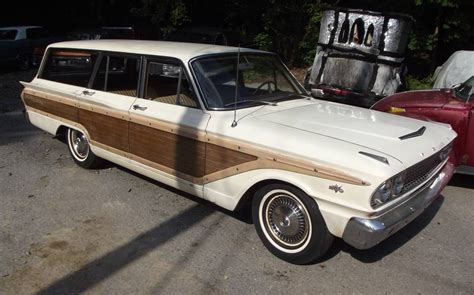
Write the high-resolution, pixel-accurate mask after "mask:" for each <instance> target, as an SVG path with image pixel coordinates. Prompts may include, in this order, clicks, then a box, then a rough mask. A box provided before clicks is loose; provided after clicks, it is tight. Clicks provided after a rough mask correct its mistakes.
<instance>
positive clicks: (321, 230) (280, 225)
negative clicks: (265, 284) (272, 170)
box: [252, 184, 334, 264]
mask: <svg viewBox="0 0 474 295" xmlns="http://www.w3.org/2000/svg"><path fill="white" fill-rule="evenodd" d="M252 218H253V222H254V225H255V229H256V230H257V233H258V235H259V237H260V239H261V240H262V242H263V244H264V245H265V247H267V249H268V250H269V251H270V252H272V253H273V254H274V255H275V256H277V257H279V258H281V259H283V260H285V261H287V262H290V263H293V264H308V263H311V262H314V261H315V260H317V259H318V258H320V257H322V256H323V255H324V254H325V253H326V252H327V250H328V249H329V247H330V246H331V244H332V242H333V240H334V237H333V236H332V235H331V234H330V233H329V231H328V229H327V227H326V223H325V222H324V218H323V216H322V215H321V212H320V211H319V208H318V204H317V203H316V201H315V200H314V199H312V198H311V197H310V196H308V195H307V194H306V193H304V192H303V191H301V190H299V189H297V188H295V187H293V186H290V185H287V184H270V185H267V186H264V187H262V188H260V189H259V190H257V192H256V193H255V195H254V198H253V200H252Z"/></svg>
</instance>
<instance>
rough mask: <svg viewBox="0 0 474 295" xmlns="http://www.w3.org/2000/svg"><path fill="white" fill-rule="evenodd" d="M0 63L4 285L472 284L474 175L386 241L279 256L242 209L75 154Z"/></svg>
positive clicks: (211, 288)
mask: <svg viewBox="0 0 474 295" xmlns="http://www.w3.org/2000/svg"><path fill="white" fill-rule="evenodd" d="M33 75H34V71H31V72H20V73H9V72H3V73H0V94H1V95H0V99H1V100H0V110H1V112H0V154H1V155H2V157H1V158H0V200H1V205H0V294H15V295H16V294H32V293H39V294H75V293H81V292H85V293H89V294H96V293H107V294H130V293H140V294H141V293H147V294H149V293H152V294H154V293H165V294H173V293H179V294H210V293H212V294H216V293H219V294H221V293H229V294H236V293H239V294H255V293H257V294H285V293H290V292H291V293H298V294H314V293H331V294H333V293H365V294H366V293H369V294H370V293H377V294H380V293H393V294H406V293H429V294H432V293H434V294H452V293H456V294H473V293H474V283H473V279H472V278H473V275H474V251H473V250H474V247H473V245H474V226H473V220H474V213H473V212H474V210H473V208H474V194H473V192H474V181H473V180H474V179H473V177H468V176H459V175H458V176H455V177H454V178H453V180H452V181H451V183H450V184H449V186H448V187H447V188H446V189H445V190H444V191H443V194H442V196H441V197H440V198H439V199H438V200H437V201H436V202H435V203H434V204H433V205H432V206H431V207H429V208H428V209H427V211H426V212H425V213H424V214H423V215H422V216H420V217H419V218H418V219H416V220H415V221H414V222H412V223H411V224H410V225H408V226H407V227H406V228H404V229H403V230H402V231H400V232H399V233H397V234H396V235H394V236H392V237H391V238H389V239H388V240H386V241H385V242H383V243H382V244H380V245H379V246H377V247H375V248H373V249H370V250H366V251H358V250H355V249H353V248H351V247H350V246H348V245H347V244H345V243H344V242H342V241H341V240H337V241H336V242H335V244H334V246H333V248H332V249H331V251H330V253H329V254H328V255H326V257H324V259H322V260H321V261H319V262H318V263H315V264H312V265H307V266H295V265H291V264H288V263H285V262H283V261H281V260H279V259H277V258H276V257H274V256H272V255H271V254H270V253H269V252H268V251H267V250H266V249H265V248H264V246H263V245H262V243H261V242H260V241H259V239H258V237H257V235H256V233H255V230H254V228H253V225H252V224H251V222H250V221H249V219H248V217H246V215H245V214H243V213H231V212H227V211H225V210H222V209H219V208H217V207H215V206H213V205H212V204H210V203H207V202H205V201H201V200H198V199H196V198H194V197H192V196H189V195H187V194H184V193H182V192H179V191H176V190H174V189H171V188H169V187H167V186H164V185H162V184H160V183H158V182H156V181H153V180H150V179H147V178H145V177H141V176H139V175H137V174H135V173H132V172H130V171H128V170H126V169H123V168H120V167H117V166H114V165H108V166H106V167H104V168H102V169H99V170H85V169H82V168H80V167H78V166H76V165H75V164H74V163H73V161H72V159H71V157H70V155H69V154H68V152H67V147H66V145H65V144H64V143H63V142H62V141H61V140H58V139H55V138H52V137H51V136H50V135H48V134H45V133H44V132H42V131H40V130H38V129H36V128H34V127H32V126H31V125H28V124H27V123H26V122H25V121H24V117H23V113H22V107H21V102H20V100H19V91H20V89H21V87H20V85H19V84H18V83H17V80H19V79H24V80H29V79H31V77H32V76H33Z"/></svg>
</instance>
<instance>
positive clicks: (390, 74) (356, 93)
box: [305, 8, 414, 107]
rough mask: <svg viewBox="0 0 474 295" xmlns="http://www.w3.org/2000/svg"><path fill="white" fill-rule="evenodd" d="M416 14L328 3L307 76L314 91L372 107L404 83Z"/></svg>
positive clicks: (306, 82) (322, 96)
mask: <svg viewBox="0 0 474 295" xmlns="http://www.w3.org/2000/svg"><path fill="white" fill-rule="evenodd" d="M413 22H414V20H413V18H412V17H411V16H408V15H404V14H387V13H380V12H373V11H366V10H360V9H347V8H330V9H327V10H325V11H324V12H323V18H322V20H321V28H320V33H319V40H318V45H317V49H316V56H315V58H314V63H313V66H312V67H311V69H310V70H309V71H308V73H307V77H306V79H305V87H306V88H307V89H308V90H310V91H311V93H312V95H313V96H315V97H319V98H323V99H328V100H334V101H339V102H343V103H347V104H353V105H358V106H363V107H370V106H371V105H372V104H373V103H375V102H376V101H377V100H378V99H380V98H381V97H384V96H387V95H391V94H393V93H395V92H396V91H397V89H398V88H399V87H400V85H401V83H402V81H403V76H404V75H405V72H406V70H405V69H406V67H405V48H406V46H407V42H408V36H409V33H410V31H411V27H412V24H413Z"/></svg>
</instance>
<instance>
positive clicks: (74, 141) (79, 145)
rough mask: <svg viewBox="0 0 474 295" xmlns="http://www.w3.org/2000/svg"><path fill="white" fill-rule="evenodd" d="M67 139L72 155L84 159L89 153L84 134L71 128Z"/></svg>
mask: <svg viewBox="0 0 474 295" xmlns="http://www.w3.org/2000/svg"><path fill="white" fill-rule="evenodd" d="M69 141H70V146H71V148H72V151H73V152H74V155H75V156H76V157H77V158H79V159H80V160H84V159H86V158H87V156H88V155H89V142H88V141H87V138H86V136H85V135H84V134H83V133H81V132H79V131H76V130H71V131H70V137H69Z"/></svg>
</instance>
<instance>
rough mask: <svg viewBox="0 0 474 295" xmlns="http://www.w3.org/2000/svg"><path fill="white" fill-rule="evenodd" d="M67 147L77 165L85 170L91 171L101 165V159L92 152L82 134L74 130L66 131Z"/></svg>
mask: <svg viewBox="0 0 474 295" xmlns="http://www.w3.org/2000/svg"><path fill="white" fill-rule="evenodd" d="M67 145H68V147H69V152H70V153H71V156H72V158H73V160H74V162H76V164H77V165H79V166H81V167H83V168H86V169H91V168H95V167H97V166H99V165H100V164H101V163H102V159H101V158H99V157H97V156H96V155H95V154H94V153H93V152H92V150H91V148H90V145H89V140H88V139H87V137H86V136H85V134H83V133H82V132H80V131H77V130H75V129H68V131H67Z"/></svg>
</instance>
